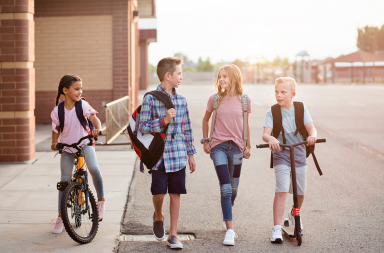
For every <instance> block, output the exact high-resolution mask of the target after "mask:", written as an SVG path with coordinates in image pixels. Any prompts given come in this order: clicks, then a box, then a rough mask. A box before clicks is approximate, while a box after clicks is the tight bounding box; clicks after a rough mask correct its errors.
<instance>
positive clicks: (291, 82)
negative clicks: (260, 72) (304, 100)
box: [275, 76, 297, 92]
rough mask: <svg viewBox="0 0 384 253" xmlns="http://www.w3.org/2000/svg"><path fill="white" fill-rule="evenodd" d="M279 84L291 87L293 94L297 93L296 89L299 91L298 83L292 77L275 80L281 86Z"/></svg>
mask: <svg viewBox="0 0 384 253" xmlns="http://www.w3.org/2000/svg"><path fill="white" fill-rule="evenodd" d="M279 83H286V84H288V85H289V88H290V89H291V91H292V92H295V91H296V89H297V83H296V81H295V79H293V78H292V77H288V76H286V77H279V78H277V79H276V80H275V84H279Z"/></svg>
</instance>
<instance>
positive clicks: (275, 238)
mask: <svg viewBox="0 0 384 253" xmlns="http://www.w3.org/2000/svg"><path fill="white" fill-rule="evenodd" d="M271 242H283V235H282V234H281V226H280V225H275V226H273V228H272V236H271Z"/></svg>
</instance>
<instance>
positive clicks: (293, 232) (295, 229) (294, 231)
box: [256, 139, 326, 246]
mask: <svg viewBox="0 0 384 253" xmlns="http://www.w3.org/2000/svg"><path fill="white" fill-rule="evenodd" d="M322 142H326V140H325V139H317V141H316V143H322ZM303 144H307V142H306V141H303V142H299V143H296V144H292V145H288V144H279V145H280V147H282V148H288V149H289V154H290V159H291V174H292V190H293V209H292V214H293V216H294V217H295V226H289V221H288V220H287V219H285V221H284V226H282V230H283V232H284V233H285V234H287V235H288V236H289V237H290V238H294V237H296V242H297V245H298V246H300V245H301V243H302V239H301V237H302V236H303V234H302V233H301V225H300V224H301V222H300V209H299V202H298V200H297V182H296V167H295V147H297V146H299V145H303ZM256 148H269V144H260V145H256Z"/></svg>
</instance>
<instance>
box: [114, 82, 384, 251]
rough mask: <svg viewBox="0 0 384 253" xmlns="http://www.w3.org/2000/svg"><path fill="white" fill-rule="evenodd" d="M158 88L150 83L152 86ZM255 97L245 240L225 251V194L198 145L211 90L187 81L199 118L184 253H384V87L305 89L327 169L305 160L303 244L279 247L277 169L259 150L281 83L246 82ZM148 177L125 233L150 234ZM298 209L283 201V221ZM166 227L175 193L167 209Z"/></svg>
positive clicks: (147, 246) (138, 247)
mask: <svg viewBox="0 0 384 253" xmlns="http://www.w3.org/2000/svg"><path fill="white" fill-rule="evenodd" d="M154 88H155V86H151V89H154ZM244 91H245V92H246V93H247V94H248V95H249V96H250V97H251V98H252V113H251V114H250V117H249V118H250V129H251V145H252V151H251V152H252V155H251V158H250V159H249V160H244V162H243V167H242V173H241V176H240V184H239V191H238V195H237V199H236V201H235V205H234V207H233V217H234V220H233V225H234V230H235V231H236V233H237V234H238V238H237V239H236V240H235V242H236V245H235V246H233V247H228V246H223V245H222V241H223V239H224V236H225V232H224V231H222V229H221V208H220V188H219V184H218V179H217V176H216V173H215V170H214V167H213V163H212V160H211V159H210V158H209V155H207V154H205V153H204V151H203V148H202V145H201V144H200V142H199V141H200V139H201V138H202V130H201V122H202V118H203V116H204V113H205V109H206V105H207V101H208V98H209V96H210V95H211V94H212V93H214V87H213V85H211V86H208V85H204V86H203V85H186V84H183V83H182V85H181V87H180V88H179V89H178V92H180V93H181V94H183V95H184V96H186V98H187V100H188V107H189V111H190V115H191V120H192V127H193V133H194V138H195V142H194V143H195V146H196V149H197V154H196V155H195V160H196V164H197V168H196V172H195V173H193V174H189V173H188V175H187V191H188V194H187V195H184V196H182V204H181V215H180V221H179V229H178V232H179V233H180V234H182V233H192V234H194V235H195V236H196V239H195V240H191V241H183V244H184V249H183V251H184V252H226V251H234V252H272V251H277V250H279V251H295V252H380V251H382V248H383V246H384V242H383V240H382V234H383V232H384V229H383V224H384V217H383V214H384V204H383V203H384V194H383V184H384V172H383V169H384V148H383V143H382V142H384V138H383V137H384V127H383V126H384V101H383V99H382V98H383V97H384V86H380V85H372V86H363V85H358V86H357V85H354V86H352V85H300V84H299V85H298V90H297V96H296V98H295V100H296V101H302V102H304V103H305V105H306V106H307V108H308V110H309V112H310V114H311V116H312V118H313V120H314V125H315V127H316V129H317V131H318V138H326V139H327V142H326V143H325V144H323V143H321V144H318V145H316V152H315V153H316V156H317V159H318V161H319V164H320V167H321V169H322V171H323V173H324V175H323V176H321V177H320V176H319V174H318V172H317V170H316V167H315V165H314V163H313V159H312V157H309V158H308V159H307V162H308V171H307V177H308V187H307V192H306V198H305V202H304V205H303V208H302V210H301V214H302V220H303V226H304V230H303V235H304V236H303V243H302V245H301V246H300V247H298V246H297V244H296V241H295V239H288V238H287V237H286V236H284V242H283V243H282V244H272V243H271V242H270V240H269V237H270V236H271V229H272V226H273V216H272V203H273V198H274V185H275V181H274V180H275V179H274V172H273V170H271V169H270V168H269V162H270V151H269V150H267V149H262V150H260V149H256V144H260V143H263V142H262V140H261V134H262V130H263V123H264V118H265V115H266V112H267V110H268V109H269V107H270V106H271V105H273V104H274V103H276V102H275V98H274V86H273V85H272V84H270V85H245V86H244ZM150 182H151V176H150V175H149V174H148V173H147V172H145V173H140V172H139V170H138V168H137V164H136V168H135V171H134V178H133V181H132V185H131V188H130V193H129V202H128V207H127V210H126V214H125V217H124V222H123V226H122V233H123V234H130V235H132V234H133V235H135V234H148V235H150V234H152V215H153V211H154V209H153V205H152V196H151V193H150ZM291 205H292V198H291V195H289V196H288V198H287V201H286V212H285V216H286V214H287V212H288V210H290V207H291ZM164 214H165V228H166V232H167V231H168V230H169V220H170V218H169V197H168V196H167V197H166V200H165V203H164ZM164 251H171V250H170V249H168V247H167V246H166V243H165V242H120V244H119V250H118V252H121V253H122V252H164Z"/></svg>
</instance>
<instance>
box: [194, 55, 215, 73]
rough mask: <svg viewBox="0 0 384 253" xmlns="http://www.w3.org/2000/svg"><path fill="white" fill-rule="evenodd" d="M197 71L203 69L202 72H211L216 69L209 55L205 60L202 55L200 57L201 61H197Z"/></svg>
mask: <svg viewBox="0 0 384 253" xmlns="http://www.w3.org/2000/svg"><path fill="white" fill-rule="evenodd" d="M197 64H198V65H197V71H201V72H211V71H213V70H214V66H213V65H212V63H211V60H210V59H209V57H208V58H207V60H206V61H203V60H202V59H201V57H199V61H198V63H197Z"/></svg>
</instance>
